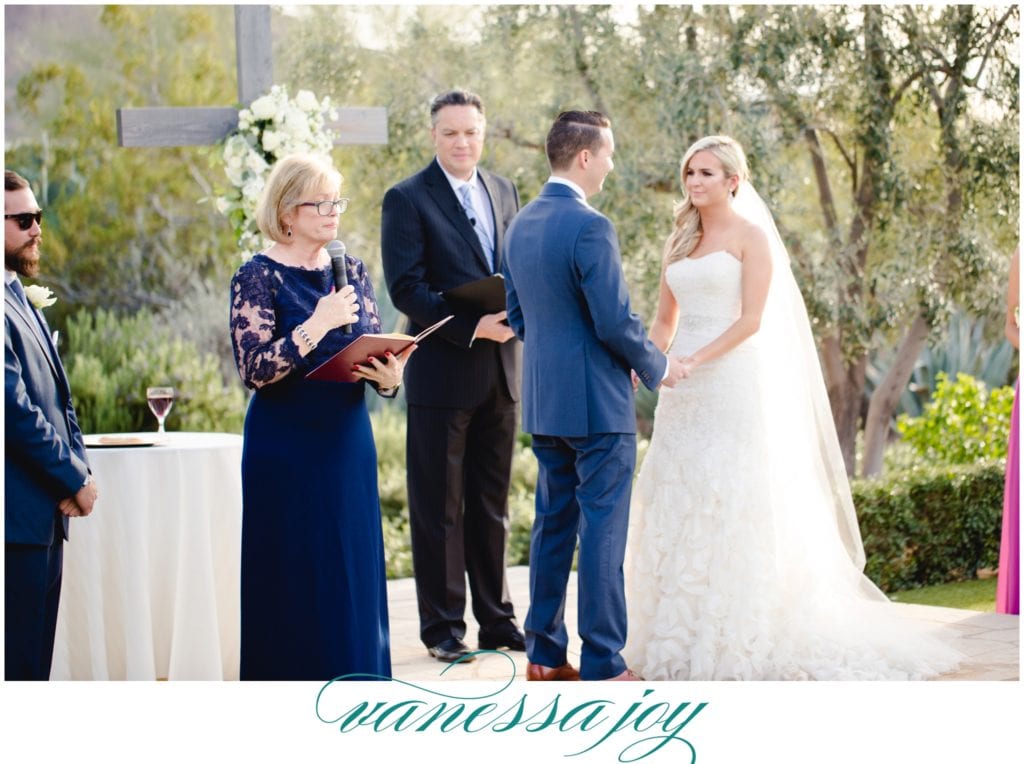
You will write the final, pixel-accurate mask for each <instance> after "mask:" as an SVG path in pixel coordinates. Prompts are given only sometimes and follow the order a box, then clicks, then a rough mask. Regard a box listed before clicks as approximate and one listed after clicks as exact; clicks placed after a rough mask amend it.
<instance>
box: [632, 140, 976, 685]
mask: <svg viewBox="0 0 1024 764" xmlns="http://www.w3.org/2000/svg"><path fill="white" fill-rule="evenodd" d="M681 176H682V183H683V201H682V202H681V203H680V204H679V205H678V206H677V208H676V211H675V226H674V229H673V231H672V234H671V235H670V236H669V238H668V241H667V242H666V245H665V265H664V267H663V269H662V280H661V291H660V297H659V305H658V313H657V317H656V319H655V322H654V324H653V326H652V328H651V332H650V336H651V339H652V341H653V342H654V343H655V344H656V345H658V347H660V348H661V349H662V350H669V348H670V346H671V350H670V351H669V352H670V353H671V354H672V355H680V356H684V357H685V363H686V364H687V366H688V372H689V376H688V377H687V378H685V379H684V380H683V381H681V382H680V383H679V385H677V386H676V388H675V389H673V390H662V391H661V393H660V396H659V401H658V408H657V411H656V412H655V418H654V434H653V436H652V439H651V444H650V448H649V450H648V452H647V456H646V458H645V459H644V462H643V465H642V467H641V469H640V475H639V477H638V479H637V483H636V487H635V489H634V495H633V508H632V510H631V520H630V529H629V547H628V549H629V551H628V556H627V565H626V595H627V596H626V601H627V603H628V608H629V627H630V628H629V641H628V644H627V648H626V651H625V657H626V659H627V661H628V663H629V665H630V666H631V667H632V668H634V669H636V670H637V671H638V672H639V673H640V674H641V675H642V676H643V677H644V678H645V679H674V680H710V679H817V680H830V679H921V678H924V677H928V676H934V675H936V674H939V673H942V672H946V671H949V670H951V669H953V668H955V667H956V666H957V665H958V663H959V661H960V660H961V659H962V656H961V655H959V653H957V652H956V651H955V650H954V649H952V648H951V647H949V646H948V645H946V644H944V643H943V642H940V641H939V640H938V639H937V638H935V637H934V636H933V635H932V634H930V633H928V632H929V628H928V627H927V626H923V625H921V624H920V623H918V622H914V621H912V620H910V619H907V618H905V617H903V616H902V615H901V614H900V612H899V611H898V609H897V608H896V607H894V606H893V605H891V604H890V603H889V601H888V600H887V599H886V597H885V595H884V594H882V592H881V591H879V590H878V589H877V588H876V587H875V586H874V584H872V583H871V582H870V581H869V580H868V579H867V578H866V577H865V576H864V575H863V573H862V571H863V567H864V550H863V546H862V544H861V539H860V531H859V529H858V526H857V518H856V515H855V513H854V509H853V502H852V499H851V497H850V489H849V484H848V482H847V478H846V472H845V469H844V466H843V461H842V457H841V455H840V450H839V443H838V439H837V436H836V432H835V427H834V425H833V422H832V416H831V410H830V408H829V404H828V398H827V396H826V392H825V386H824V382H823V379H822V375H821V368H820V366H819V364H818V359H817V355H816V352H815V347H814V340H813V338H812V336H811V330H810V323H809V321H808V318H807V312H806V309H805V307H804V303H803V299H802V298H801V296H800V293H799V290H798V289H797V286H796V282H795V281H794V279H793V275H792V272H791V271H790V266H789V257H788V254H787V253H786V250H785V247H784V246H783V244H782V241H781V239H780V238H779V234H778V232H777V230H776V229H775V225H774V223H773V222H772V219H771V215H770V213H769V212H768V210H767V208H766V207H765V206H764V203H763V202H762V201H761V199H760V197H759V196H758V195H757V193H756V192H755V191H754V189H753V187H752V186H751V185H750V183H749V182H748V180H747V177H748V171H747V163H746V157H745V156H744V154H743V149H742V148H741V147H740V145H739V144H738V143H737V142H736V141H734V140H733V139H731V138H727V137H722V136H711V137H707V138H704V139H702V140H700V141H698V142H697V143H695V144H694V145H693V146H691V147H690V149H689V150H688V151H687V152H686V155H685V156H684V157H683V162H682V169H681Z"/></svg>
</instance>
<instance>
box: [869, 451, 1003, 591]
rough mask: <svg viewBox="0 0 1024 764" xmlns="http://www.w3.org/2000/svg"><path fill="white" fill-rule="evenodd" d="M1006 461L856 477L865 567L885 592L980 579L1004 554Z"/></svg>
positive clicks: (990, 461)
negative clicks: (873, 477)
mask: <svg viewBox="0 0 1024 764" xmlns="http://www.w3.org/2000/svg"><path fill="white" fill-rule="evenodd" d="M1003 469H1004V464H1003V462H1002V461H997V460H987V461H982V462H978V463H976V464H969V465H960V466H938V467H925V468H919V469H916V470H912V471H908V472H902V473H898V474H893V475H887V476H886V477H884V478H881V479H878V480H860V481H854V483H853V485H852V488H853V499H854V504H855V505H856V507H857V517H858V519H859V521H860V531H861V537H862V538H863V540H864V551H865V553H866V555H867V565H866V567H865V573H866V574H867V575H868V577H869V578H871V580H873V581H874V582H875V583H876V584H878V586H879V587H880V588H882V589H883V590H885V591H894V590H899V589H910V588H914V587H919V586H927V585H930V584H938V583H945V582H948V581H960V580H965V579H970V578H974V577H975V574H976V573H977V571H978V569H979V568H994V567H995V566H996V565H997V563H998V560H999V538H1000V535H999V532H1000V523H1001V520H1002V512H1003V477H1004V472H1003Z"/></svg>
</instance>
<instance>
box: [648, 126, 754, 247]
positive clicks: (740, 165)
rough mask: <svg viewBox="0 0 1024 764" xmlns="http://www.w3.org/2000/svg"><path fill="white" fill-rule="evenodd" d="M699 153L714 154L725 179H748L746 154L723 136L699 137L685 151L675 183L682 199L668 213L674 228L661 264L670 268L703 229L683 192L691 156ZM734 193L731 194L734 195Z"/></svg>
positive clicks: (698, 214)
mask: <svg viewBox="0 0 1024 764" xmlns="http://www.w3.org/2000/svg"><path fill="white" fill-rule="evenodd" d="M701 151H707V152H708V153H710V154H712V155H714V156H715V157H716V158H717V159H718V161H719V162H721V163H722V170H723V171H724V172H725V177H727V178H731V177H733V176H736V177H738V178H739V179H740V183H743V182H744V181H747V180H750V170H749V169H748V167H747V155H746V154H745V153H744V152H743V147H742V146H740V144H739V143H738V142H737V141H736V140H734V139H733V138H730V137H729V136H727V135H709V136H707V137H706V138H701V139H700V140H699V141H697V142H696V143H695V144H693V145H692V146H690V148H689V149H687V151H686V154H685V155H684V156H683V161H682V163H681V164H680V166H679V180H680V183H681V184H682V187H683V199H682V201H680V202H679V203H678V204H676V207H675V209H674V210H673V211H672V216H673V219H674V220H673V222H674V226H673V228H672V233H671V234H669V237H668V241H666V242H665V253H664V254H665V263H666V265H671V264H672V263H674V262H676V261H677V260H682V259H683V258H685V257H687V256H689V254H690V253H691V252H693V250H695V249H696V248H697V245H698V244H700V239H701V236H702V235H703V234H704V229H703V227H702V226H701V222H700V213H699V212H698V211H697V208H696V207H694V206H693V202H692V201H691V199H690V195H689V194H688V193H687V191H686V170H687V168H688V167H689V166H690V160H691V159H693V155H694V154H697V153H698V152H701ZM735 194H736V192H735V191H734V192H733V195H734V196H735Z"/></svg>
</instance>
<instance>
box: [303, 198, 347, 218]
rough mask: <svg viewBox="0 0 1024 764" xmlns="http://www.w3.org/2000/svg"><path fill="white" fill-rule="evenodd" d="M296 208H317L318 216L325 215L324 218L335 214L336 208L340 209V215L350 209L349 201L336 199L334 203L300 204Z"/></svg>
mask: <svg viewBox="0 0 1024 764" xmlns="http://www.w3.org/2000/svg"><path fill="white" fill-rule="evenodd" d="M295 206H296V207H316V212H317V214H318V215H323V216H324V217H326V216H328V215H333V214H334V208H335V207H337V208H338V214H339V215H340V214H341V213H343V212H344V211H345V210H347V209H348V199H335V200H334V201H333V202H332V201H325V202H300V203H299V204H296V205H295Z"/></svg>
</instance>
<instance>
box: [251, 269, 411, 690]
mask: <svg viewBox="0 0 1024 764" xmlns="http://www.w3.org/2000/svg"><path fill="white" fill-rule="evenodd" d="M346 265H347V267H348V276H349V283H350V284H352V285H353V286H354V287H355V289H356V291H357V292H358V294H359V302H360V311H359V322H358V324H355V325H353V331H352V334H351V335H346V334H345V333H344V332H343V331H342V330H341V329H335V330H332V331H330V332H328V333H327V335H326V336H325V337H324V338H323V340H321V342H320V343H319V345H318V346H317V348H316V350H314V351H313V352H311V353H309V354H308V355H307V356H306V357H305V358H302V357H300V356H299V351H298V348H297V347H296V345H295V343H294V342H293V340H292V339H291V334H292V331H293V330H294V328H295V326H296V325H297V324H299V323H301V322H302V321H304V320H305V319H307V318H309V316H310V315H311V314H312V312H313V309H314V308H315V306H316V303H317V300H319V299H320V298H321V297H322V296H324V295H325V294H327V293H328V292H330V290H331V287H332V285H333V280H332V277H331V269H330V267H329V266H328V267H325V268H322V269H318V270H313V269H306V268H298V267H291V266H287V265H282V264H281V263H278V262H276V261H275V260H272V259H270V258H268V257H266V256H265V255H262V254H259V255H256V256H255V257H253V258H252V259H251V260H249V262H247V263H245V264H244V265H242V266H241V268H239V269H238V271H237V273H236V274H235V276H234V278H233V279H232V281H231V335H232V343H233V345H234V352H235V362H236V364H237V366H238V370H239V373H240V375H241V377H242V380H243V382H245V384H246V385H247V386H248V387H250V388H253V389H255V391H256V392H255V394H254V395H253V396H252V400H251V402H250V404H249V410H248V412H247V414H246V418H245V433H244V445H243V450H242V576H241V578H242V599H241V612H242V631H241V670H240V678H241V679H243V680H247V679H258V680H316V681H327V680H330V679H334V678H337V677H339V676H343V675H346V674H353V673H364V674H373V675H379V676H382V677H389V676H390V675H391V656H390V640H389V634H388V614H387V594H386V585H385V583H386V582H385V573H384V541H383V536H382V533H381V518H380V500H379V497H378V493H377V452H376V448H375V446H374V442H373V432H372V430H371V428H370V418H369V414H368V412H367V410H366V403H365V401H364V398H363V392H364V389H365V383H358V384H345V383H338V382H316V381H308V380H306V379H305V378H304V377H305V375H306V373H307V372H308V371H310V370H311V369H313V368H315V367H316V366H317V365H319V364H320V363H321V362H323V361H325V360H326V359H328V358H329V357H330V356H332V355H333V354H334V353H336V352H337V351H338V350H340V349H341V348H342V347H343V346H344V345H345V344H346V343H348V342H351V341H352V339H353V338H355V337H357V336H358V335H360V334H366V333H373V334H378V333H380V318H379V316H378V311H377V304H376V300H375V298H374V294H373V288H372V286H371V284H370V281H369V279H368V278H367V275H366V270H365V268H364V266H363V264H362V263H361V262H360V261H358V260H355V259H353V258H347V261H346ZM359 678H360V679H365V678H370V677H359Z"/></svg>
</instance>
